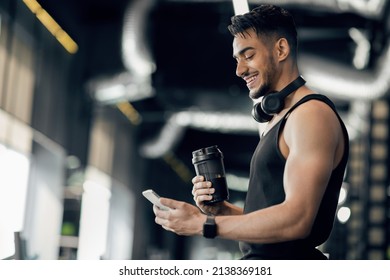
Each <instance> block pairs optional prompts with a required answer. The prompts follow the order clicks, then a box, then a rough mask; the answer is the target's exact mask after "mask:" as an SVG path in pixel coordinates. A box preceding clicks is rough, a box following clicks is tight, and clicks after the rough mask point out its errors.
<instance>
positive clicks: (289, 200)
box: [216, 101, 343, 243]
mask: <svg viewBox="0 0 390 280" xmlns="http://www.w3.org/2000/svg"><path fill="white" fill-rule="evenodd" d="M342 137H343V136H342V132H341V128H340V125H339V122H338V120H337V117H336V116H335V114H334V113H333V111H332V110H331V109H330V108H329V107H328V106H327V105H325V104H323V103H321V102H318V101H312V102H308V103H307V104H304V105H301V106H300V108H299V109H297V110H295V111H294V112H293V113H292V114H291V115H290V116H289V119H288V121H287V123H286V126H285V130H284V131H283V133H282V136H281V138H280V143H279V145H280V147H281V151H282V153H285V154H286V155H287V154H288V157H287V160H286V168H285V172H284V188H285V193H286V199H285V201H284V202H283V203H281V204H278V205H275V206H272V207H269V208H266V209H263V210H259V211H256V212H253V213H249V214H247V215H244V216H227V217H225V216H218V217H217V219H216V221H217V224H218V228H219V232H218V234H219V235H220V236H221V237H224V238H228V239H235V240H242V241H248V242H263V243H271V242H281V241H288V240H292V239H299V238H304V237H305V236H307V235H308V234H309V233H310V230H311V227H312V224H313V222H314V219H315V217H316V214H317V211H318V208H319V205H320V202H321V199H322V196H323V194H324V192H325V188H326V185H327V183H328V180H329V178H330V174H331V172H332V170H333V168H334V167H335V166H336V165H337V163H338V160H339V159H340V156H339V151H340V149H339V148H338V147H339V145H340V143H343V138H342Z"/></svg>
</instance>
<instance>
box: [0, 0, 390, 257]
mask: <svg viewBox="0 0 390 280" xmlns="http://www.w3.org/2000/svg"><path fill="white" fill-rule="evenodd" d="M241 2H245V3H246V4H247V5H248V6H249V8H250V9H251V8H253V7H255V6H256V5H258V4H261V3H267V2H272V3H275V4H278V5H280V6H282V7H285V8H288V9H289V10H290V11H291V13H292V14H293V15H294V17H295V20H296V25H297V28H298V33H299V42H300V43H299V66H300V69H301V72H302V74H303V76H304V77H305V79H306V80H307V83H308V85H309V86H311V87H312V88H313V89H315V90H316V91H317V92H319V93H322V94H326V95H328V96H329V97H330V98H331V99H332V100H333V101H334V102H335V104H336V106H337V108H338V110H339V112H340V114H341V115H342V118H343V120H344V121H345V123H346V125H347V127H348V131H349V134H350V137H351V143H350V144H351V151H350V161H349V164H348V169H347V172H346V176H345V182H344V184H343V187H342V191H341V194H340V200H339V207H338V211H337V217H336V220H335V224H334V230H333V232H332V235H331V237H330V238H329V240H328V241H327V242H326V243H325V244H323V245H321V247H322V248H321V249H322V250H323V251H324V252H327V253H328V254H330V258H331V259H336V260H337V259H350V260H355V259H363V260H376V259H390V190H389V144H390V143H389V97H390V95H389V94H390V49H389V46H390V45H389V38H390V37H389V35H390V17H389V9H390V7H389V3H388V2H389V1H387V0H329V1H323V0H285V1H254V0H253V1H241ZM245 3H244V4H245ZM234 13H235V10H234V5H233V2H232V1H230V0H203V1H201V0H199V1H196V0H110V1H104V0H81V1H80V0H61V1H59V0H57V1H55V0H38V1H35V0H0V259H42V260H48V259H54V260H57V259H61V260H63V259H114V260H115V259H237V258H239V257H240V253H239V249H238V245H237V243H236V242H233V241H227V240H221V239H216V240H206V239H204V238H202V237H180V236H176V235H175V234H172V233H170V232H166V231H164V230H162V229H161V228H160V227H159V226H157V225H156V224H155V223H154V215H153V212H152V206H151V204H150V203H149V202H148V201H147V200H146V199H144V198H143V197H142V195H141V192H142V191H143V190H144V189H147V188H153V189H154V190H155V191H156V192H157V193H159V194H160V195H161V196H167V197H171V198H175V199H179V200H184V201H187V202H190V203H193V201H192V195H191V189H192V184H191V178H192V177H193V176H194V175H195V172H194V168H193V166H192V163H191V158H192V154H191V153H192V151H194V150H197V149H199V148H202V147H206V146H211V145H218V147H219V148H220V149H221V150H222V152H223V153H224V156H225V158H224V162H225V169H226V172H227V181H228V185H229V188H230V201H231V202H233V203H235V204H237V205H243V201H244V199H245V192H246V187H247V183H248V175H249V174H248V173H249V162H250V159H251V155H252V152H253V151H254V149H255V147H256V145H257V142H258V140H259V133H258V127H257V124H256V123H255V121H254V120H253V119H252V117H251V116H250V111H251V107H252V101H251V100H250V99H249V98H248V90H247V88H246V86H245V84H244V82H243V81H241V80H240V79H239V78H237V77H236V76H235V61H234V59H233V58H232V48H231V44H232V37H231V35H230V34H229V32H228V30H227V25H228V24H229V22H230V17H231V16H233V15H234Z"/></svg>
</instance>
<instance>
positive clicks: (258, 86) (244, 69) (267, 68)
mask: <svg viewBox="0 0 390 280" xmlns="http://www.w3.org/2000/svg"><path fill="white" fill-rule="evenodd" d="M247 31H248V32H247V33H245V37H244V36H242V34H239V35H237V36H236V37H235V38H234V40H233V57H234V58H235V59H236V61H237V67H236V75H237V76H239V77H241V78H243V79H244V80H245V82H246V86H247V87H248V89H249V97H250V98H252V99H257V98H259V97H261V96H264V95H265V94H267V93H269V92H270V91H271V90H272V86H273V83H274V79H275V75H276V63H275V60H274V58H273V56H272V52H271V50H270V49H271V48H270V47H269V46H271V44H272V43H271V42H270V44H269V46H267V45H266V44H264V43H263V41H262V40H260V39H259V37H258V36H257V34H256V33H255V32H254V31H253V30H247Z"/></svg>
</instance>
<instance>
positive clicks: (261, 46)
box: [154, 5, 349, 259]
mask: <svg viewBox="0 0 390 280" xmlns="http://www.w3.org/2000/svg"><path fill="white" fill-rule="evenodd" d="M228 28H229V31H230V32H231V33H232V35H233V37H234V38H233V57H234V58H235V59H236V61H237V67H236V74H237V76H239V77H241V78H242V79H243V80H244V81H245V82H246V85H247V87H248V89H249V97H250V98H252V99H259V98H262V100H261V102H259V103H258V104H257V105H258V106H256V107H255V113H256V114H255V115H256V119H257V120H259V121H261V122H265V123H266V127H265V130H264V131H263V134H262V136H261V138H260V141H259V144H258V146H257V148H256V150H255V151H254V153H253V157H252V160H251V165H250V180H249V188H248V193H247V198H246V203H245V207H244V209H242V208H239V207H237V206H235V205H233V204H231V203H229V202H228V201H224V202H221V203H217V204H212V205H209V204H207V201H209V200H211V199H212V194H213V192H214V188H213V186H212V184H211V182H207V181H204V178H203V177H201V176H196V177H194V178H193V180H192V182H193V190H192V194H193V196H194V200H195V202H196V205H197V206H198V207H195V206H193V205H191V204H188V203H185V202H180V201H176V200H172V199H168V198H161V199H160V201H161V203H162V204H163V205H166V206H168V207H169V208H171V209H170V210H169V211H162V210H160V209H158V207H154V212H155V215H156V219H155V220H156V223H158V224H160V225H162V227H163V228H165V229H167V230H170V231H173V232H175V233H177V234H180V235H195V234H198V235H201V234H203V235H204V236H205V237H206V238H214V237H219V238H226V239H232V240H237V241H239V242H240V248H241V251H242V253H243V257H242V258H243V259H326V257H325V255H324V254H323V253H322V252H320V251H319V250H318V249H317V247H318V246H319V245H321V244H322V243H323V242H325V241H326V240H327V239H328V237H329V235H330V232H331V230H332V226H333V221H334V217H335V211H336V207H337V201H338V195H339V191H340V187H341V184H342V181H343V177H344V172H345V168H346V164H347V160H348V151H349V148H348V147H349V143H348V142H349V140H348V134H347V131H346V129H345V126H344V124H343V122H342V120H341V119H340V117H339V115H338V114H337V112H336V110H335V107H334V105H333V103H332V102H331V101H330V100H329V99H328V98H326V97H325V96H323V95H320V94H315V93H314V92H313V91H312V90H311V89H310V88H308V87H307V86H305V81H304V79H303V78H302V77H301V76H300V75H299V70H298V65H297V54H296V52H297V31H296V28H295V23H294V20H293V18H292V16H291V15H290V13H289V12H288V11H286V10H284V9H282V8H280V7H277V6H273V5H261V6H259V7H257V8H255V9H253V10H252V11H251V12H249V13H246V14H244V15H238V16H234V17H232V23H231V25H230V26H229V27H228ZM199 209H200V210H201V211H199Z"/></svg>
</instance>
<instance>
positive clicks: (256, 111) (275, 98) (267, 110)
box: [252, 76, 306, 123]
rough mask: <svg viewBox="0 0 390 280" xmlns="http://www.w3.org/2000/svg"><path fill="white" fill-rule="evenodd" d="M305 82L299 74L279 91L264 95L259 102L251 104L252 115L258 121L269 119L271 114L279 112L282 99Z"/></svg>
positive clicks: (282, 105)
mask: <svg viewBox="0 0 390 280" xmlns="http://www.w3.org/2000/svg"><path fill="white" fill-rule="evenodd" d="M305 83H306V81H305V80H304V79H303V78H302V76H299V77H298V78H296V79H295V80H294V81H292V82H291V83H289V84H288V85H287V86H286V87H285V88H283V89H282V90H281V91H279V92H275V93H270V94H268V95H266V96H264V97H263V99H262V100H261V102H259V103H256V104H255V105H254V106H253V109H252V117H253V118H254V119H255V120H256V121H257V122H260V123H263V122H268V121H270V120H271V119H272V115H273V114H277V113H279V112H280V111H281V110H282V109H283V108H284V99H285V98H286V97H287V96H288V95H289V94H290V93H292V92H294V91H295V90H297V89H298V88H300V87H301V86H303V85H304V84H305Z"/></svg>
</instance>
